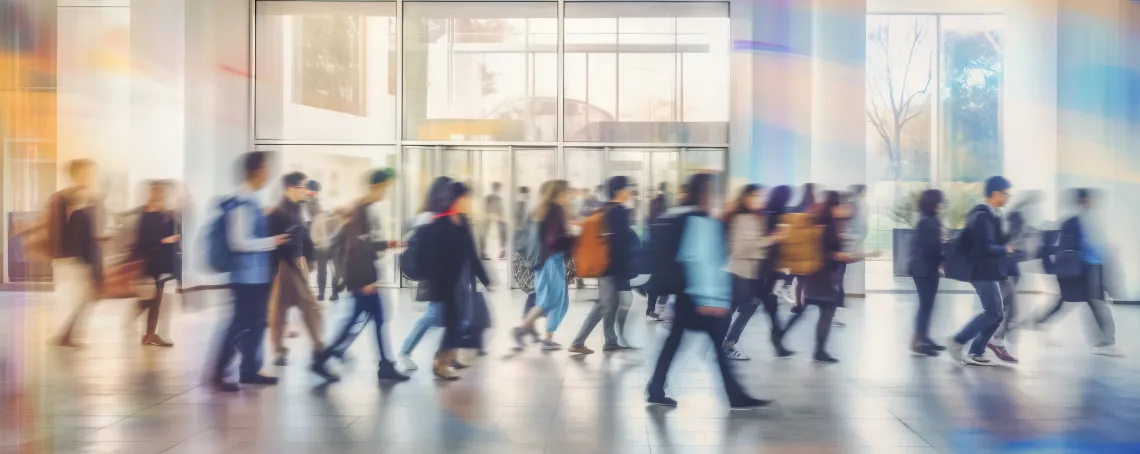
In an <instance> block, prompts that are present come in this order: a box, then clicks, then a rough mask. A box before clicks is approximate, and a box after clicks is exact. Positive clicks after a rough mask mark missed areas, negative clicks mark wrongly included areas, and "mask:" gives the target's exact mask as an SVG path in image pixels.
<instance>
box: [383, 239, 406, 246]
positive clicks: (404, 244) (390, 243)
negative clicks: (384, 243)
mask: <svg viewBox="0 0 1140 454" xmlns="http://www.w3.org/2000/svg"><path fill="white" fill-rule="evenodd" d="M404 246H407V243H404V242H403V241H396V240H392V241H389V242H388V247H389V248H398V247H404Z"/></svg>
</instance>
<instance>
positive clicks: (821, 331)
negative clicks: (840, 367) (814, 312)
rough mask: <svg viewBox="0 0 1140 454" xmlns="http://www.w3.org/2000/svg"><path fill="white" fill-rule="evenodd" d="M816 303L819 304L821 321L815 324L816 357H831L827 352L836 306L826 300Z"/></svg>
mask: <svg viewBox="0 0 1140 454" xmlns="http://www.w3.org/2000/svg"><path fill="white" fill-rule="evenodd" d="M816 304H817V305H818V306H819V321H818V322H816V324H815V357H816V359H824V358H831V355H830V354H828V353H827V338H828V337H830V336H831V322H832V321H833V320H834V319H835V310H836V306H835V304H834V303H825V302H817V303H816Z"/></svg>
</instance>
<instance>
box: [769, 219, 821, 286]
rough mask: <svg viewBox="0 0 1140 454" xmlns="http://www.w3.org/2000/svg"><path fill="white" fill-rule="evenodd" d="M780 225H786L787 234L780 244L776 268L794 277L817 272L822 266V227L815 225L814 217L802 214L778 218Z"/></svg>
mask: <svg viewBox="0 0 1140 454" xmlns="http://www.w3.org/2000/svg"><path fill="white" fill-rule="evenodd" d="M780 223H782V224H787V225H788V234H787V236H786V237H785V238H784V240H783V241H781V242H780V255H779V265H777V266H778V268H779V269H787V270H788V273H789V274H792V275H795V276H806V275H809V274H812V273H814V272H816V271H818V270H819V269H820V267H822V266H823V251H822V245H823V231H824V226H822V225H818V224H816V223H815V216H812V215H810V214H804V213H788V214H785V215H783V216H780Z"/></svg>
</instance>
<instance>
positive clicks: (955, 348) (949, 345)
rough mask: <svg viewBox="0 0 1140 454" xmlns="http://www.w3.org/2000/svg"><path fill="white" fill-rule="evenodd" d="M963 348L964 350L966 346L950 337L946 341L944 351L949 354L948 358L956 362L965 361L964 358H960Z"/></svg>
mask: <svg viewBox="0 0 1140 454" xmlns="http://www.w3.org/2000/svg"><path fill="white" fill-rule="evenodd" d="M964 348H966V344H959V343H958V341H956V340H954V336H950V338H949V339H947V340H946V350H947V351H949V352H950V357H951V358H954V361H956V362H959V363H961V362H964V361H965V358H963V357H962V355H963V349H964Z"/></svg>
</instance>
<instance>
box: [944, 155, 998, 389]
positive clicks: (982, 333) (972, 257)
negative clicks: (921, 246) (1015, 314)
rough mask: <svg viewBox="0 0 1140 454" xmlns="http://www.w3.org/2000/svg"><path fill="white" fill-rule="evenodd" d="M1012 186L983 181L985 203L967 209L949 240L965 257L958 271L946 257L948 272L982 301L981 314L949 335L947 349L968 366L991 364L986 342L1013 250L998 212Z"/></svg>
mask: <svg viewBox="0 0 1140 454" xmlns="http://www.w3.org/2000/svg"><path fill="white" fill-rule="evenodd" d="M1011 187H1012V185H1011V184H1010V183H1009V180H1006V179H1005V178H1003V177H1001V176H994V177H990V178H989V179H988V180H986V183H985V197H986V200H985V203H982V204H980V205H978V206H976V207H974V208H973V209H971V210H970V212H969V213H968V216H967V218H966V226H965V228H964V231H963V232H962V233H961V235H960V236H959V237H958V238H957V239H956V240H955V241H952V242H951V248H956V251H955V254H958V253H962V254H963V256H962V257H963V260H968V264H966V265H965V266H964V267H963V269H961V270H959V269H958V267H959V265H957V262H958V260H957V259H954V260H950V259H948V260H947V268H948V269H947V275H948V276H949V277H951V278H955V279H965V280H968V281H969V282H970V285H972V286H973V287H974V291H975V292H977V294H978V299H979V300H981V302H982V313H981V314H978V315H976V316H974V318H973V319H971V320H970V321H969V323H966V325H965V326H963V327H962V329H961V330H960V331H958V333H957V334H955V335H954V336H953V337H951V338H950V342H949V345H947V349H948V350H949V352H950V356H951V357H952V358H954V360H955V361H958V362H961V363H962V364H966V365H970V366H992V365H993V362H992V361H990V360H989V359H987V358H986V356H985V355H986V345H987V344H988V343H989V341H990V337H991V336H993V334H994V331H997V329H998V326H999V325H1001V321H1002V318H1003V316H1002V313H1003V307H1002V304H1003V301H1002V292H1001V287H1000V285H1001V284H1000V283H1001V282H1002V281H1004V280H1006V279H1007V278H1008V277H1009V272H1008V271H1007V269H1006V267H1007V265H1008V261H1007V256H1008V255H1009V254H1010V253H1012V252H1013V250H1014V248H1013V245H1012V244H1007V243H1006V241H1005V240H1006V236H1005V234H1004V233H1003V231H1002V222H1001V217H1000V214H999V212H998V210H1000V209H1001V208H1002V207H1004V206H1005V204H1006V202H1008V201H1009V191H1010V188H1011ZM971 340H973V343H972V344H971V345H970V349H969V352H968V353H966V354H963V349H964V348H965V346H966V342H969V341H971Z"/></svg>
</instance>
